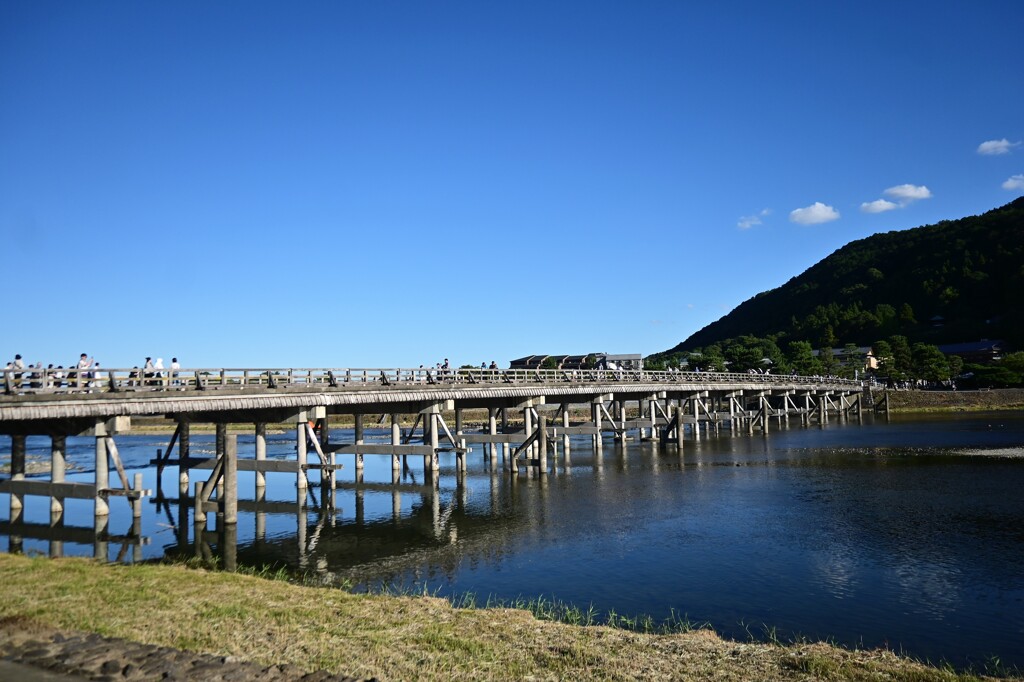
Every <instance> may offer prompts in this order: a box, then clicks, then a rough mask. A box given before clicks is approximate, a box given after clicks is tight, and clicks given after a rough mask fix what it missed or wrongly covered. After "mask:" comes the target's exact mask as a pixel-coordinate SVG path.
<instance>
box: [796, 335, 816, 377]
mask: <svg viewBox="0 0 1024 682" xmlns="http://www.w3.org/2000/svg"><path fill="white" fill-rule="evenodd" d="M787 349H788V351H789V366H790V369H791V371H793V372H794V373H796V374H802V375H804V376H815V375H818V374H822V373H823V372H822V368H821V362H820V361H819V360H818V358H816V357H814V348H812V347H811V344H810V343H809V342H807V341H790V342H789V346H787Z"/></svg>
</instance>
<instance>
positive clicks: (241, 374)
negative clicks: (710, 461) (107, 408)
mask: <svg viewBox="0 0 1024 682" xmlns="http://www.w3.org/2000/svg"><path fill="white" fill-rule="evenodd" d="M564 383H574V384H587V383H601V384H607V383H664V384H666V385H671V384H681V383H685V384H693V383H700V384H722V383H730V384H735V383H747V384H764V385H766V386H768V385H778V384H797V385H818V384H821V383H829V384H834V385H848V386H851V387H852V386H860V385H861V384H860V382H859V381H855V380H851V379H839V378H835V377H821V376H799V375H778V374H750V373H735V372H675V371H648V370H625V369H619V370H615V369H581V370H562V369H448V370H445V369H437V368H426V367H419V368H415V369H410V368H393V369H382V368H350V367H345V368H333V369H323V368H284V369H273V368H271V369H254V368H240V369H235V368H192V369H177V370H170V369H140V368H137V367H135V368H132V369H107V368H102V369H97V368H90V369H81V370H79V369H42V368H32V367H26V368H25V369H19V370H13V369H5V370H3V386H2V393H4V394H6V395H17V394H75V393H101V392H170V391H203V390H218V389H239V390H244V389H247V388H261V389H276V388H292V389H294V388H316V389H323V390H330V389H335V388H345V387H349V388H354V387H374V386H375V387H391V386H396V387H397V386H407V387H408V386H438V385H509V384H512V385H552V384H564Z"/></svg>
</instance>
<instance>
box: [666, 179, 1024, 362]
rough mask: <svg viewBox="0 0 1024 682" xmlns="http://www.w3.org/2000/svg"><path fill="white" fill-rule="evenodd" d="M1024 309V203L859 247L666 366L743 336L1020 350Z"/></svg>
mask: <svg viewBox="0 0 1024 682" xmlns="http://www.w3.org/2000/svg"><path fill="white" fill-rule="evenodd" d="M1022 300H1024V197H1021V198H1019V199H1017V200H1015V201H1013V202H1011V203H1010V204H1007V205H1006V206H1003V207H1002V208H998V209H995V210H992V211H989V212H988V213H985V214H983V215H979V216H972V217H968V218H962V219H960V220H944V221H942V222H940V223H938V224H937V225H928V226H925V227H917V228H914V229H910V230H903V231H897V232H887V233H884V234H876V235H873V236H871V237H868V238H866V239H861V240H858V241H855V242H851V243H850V244H847V245H846V246H844V247H843V248H841V249H839V250H838V251H836V252H835V253H833V254H832V255H830V256H828V257H827V258H825V259H824V260H822V261H821V262H819V263H817V264H816V265H814V266H813V267H811V268H810V269H808V270H807V271H806V272H804V273H803V274H801V275H798V276H797V277H794V278H793V279H791V280H790V281H789V282H787V283H786V284H784V285H783V286H781V287H779V288H777V289H773V290H771V291H766V292H763V293H761V294H758V295H757V296H755V297H754V298H752V299H750V300H748V301H745V302H744V303H742V304H741V305H739V306H738V307H737V308H736V309H734V310H733V311H732V312H730V313H729V314H728V315H726V316H725V317H723V318H721V319H720V320H718V321H717V322H714V323H712V324H710V325H708V326H707V327H705V328H703V329H701V330H700V331H698V332H697V333H695V334H693V335H692V336H690V337H689V338H688V339H686V340H685V341H683V342H682V343H680V344H679V345H677V346H675V347H674V348H672V349H670V350H668V351H666V352H665V353H661V354H659V356H661V357H671V356H673V355H681V354H683V353H684V352H685V351H691V350H696V349H699V348H701V347H705V346H708V345H711V344H716V343H721V342H723V341H725V340H726V339H731V338H737V337H740V336H754V337H762V338H764V337H768V338H771V339H773V340H774V341H775V342H777V343H779V344H780V345H782V344H783V343H792V342H794V341H805V342H808V343H810V344H811V345H812V346H813V347H814V348H829V347H838V346H843V345H848V344H856V345H871V344H872V343H874V342H876V341H878V340H879V339H884V338H888V337H891V336H893V335H902V336H904V337H906V338H907V339H908V340H909V341H910V342H911V343H914V342H925V343H929V344H942V343H952V342H958V341H972V340H977V339H981V338H989V339H997V338H998V339H1003V340H1005V341H1007V342H1009V343H1010V344H1011V345H1012V346H1016V347H1018V348H1020V347H1024V305H1022Z"/></svg>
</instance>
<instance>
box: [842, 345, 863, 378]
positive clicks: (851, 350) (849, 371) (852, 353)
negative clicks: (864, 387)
mask: <svg viewBox="0 0 1024 682" xmlns="http://www.w3.org/2000/svg"><path fill="white" fill-rule="evenodd" d="M842 357H843V361H842V363H841V365H840V367H839V373H840V375H841V376H843V377H844V378H846V379H853V378H854V377H856V376H857V374H858V372H859V371H860V370H861V369H863V362H861V358H860V349H859V348H858V347H857V344H855V343H848V344H846V345H845V346H843V356H842Z"/></svg>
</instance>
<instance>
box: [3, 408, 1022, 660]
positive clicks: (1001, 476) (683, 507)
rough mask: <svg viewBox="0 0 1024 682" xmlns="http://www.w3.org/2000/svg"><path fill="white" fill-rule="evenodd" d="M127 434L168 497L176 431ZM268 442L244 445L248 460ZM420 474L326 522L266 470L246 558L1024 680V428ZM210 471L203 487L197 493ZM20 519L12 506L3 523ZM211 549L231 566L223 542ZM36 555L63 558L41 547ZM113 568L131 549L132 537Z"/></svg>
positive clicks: (315, 494) (973, 421) (793, 432)
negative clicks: (459, 475)
mask: <svg viewBox="0 0 1024 682" xmlns="http://www.w3.org/2000/svg"><path fill="white" fill-rule="evenodd" d="M370 434H371V435H377V436H379V437H380V438H381V439H383V438H386V434H384V432H380V433H379V434H375V432H372V431H371V432H370ZM117 438H118V445H119V448H120V451H121V455H122V457H123V458H124V459H125V460H126V465H127V466H128V468H129V469H130V470H129V475H131V474H132V473H134V472H135V471H142V472H144V474H145V476H146V486H147V487H156V480H155V478H156V474H155V471H154V470H152V469H151V468H149V467H148V464H147V463H148V461H149V459H150V458H151V457H152V456H153V454H154V453H155V450H156V448H158V447H166V443H167V439H168V436H130V435H124V436H118V437H117ZM351 439H352V434H351V431H344V430H337V431H334V432H332V441H333V442H345V441H351ZM252 443H253V439H252V437H251V436H249V437H246V436H241V437H240V438H239V451H240V452H241V453H242V456H246V454H247V453H250V452H251V450H252ZM48 448H49V443H48V441H47V440H46V439H35V438H32V439H30V440H29V450H30V458H31V457H32V456H35V457H39V458H41V459H46V457H47V456H48V454H47V453H48ZM0 449H3V450H6V449H7V448H6V447H4V446H3V445H0ZM69 449H70V460H71V463H72V465H74V466H77V467H78V471H77V473H72V474H70V475H69V478H74V477H75V476H76V475H78V476H84V477H86V478H88V477H90V476H91V474H90V473H89V470H90V468H91V461H92V457H93V455H92V444H91V442H90V441H89V440H87V439H71V440H70V441H69ZM212 449H213V445H212V437H203V436H194V437H193V454H197V453H198V452H202V451H204V450H205V451H208V452H212ZM293 449H294V448H293V436H291V435H287V434H286V435H281V436H274V437H272V438H271V442H270V453H271V456H272V457H273V456H277V457H285V456H288V455H289V454H290V453H291V452H293ZM249 456H251V455H249ZM413 460H415V462H414V461H413ZM419 460H420V458H419V457H416V458H413V457H410V458H409V461H410V466H411V468H412V472H413V473H411V474H410V473H407V474H405V475H404V476H403V478H402V482H401V485H400V486H399V487H398V489H397V490H398V492H397V493H396V492H395V489H394V488H392V487H391V486H390V483H391V469H390V458H388V457H379V456H370V455H368V456H366V470H365V474H364V482H363V484H361V485H356V484H355V482H354V480H353V477H354V473H353V470H352V469H353V467H352V462H351V457H349V458H347V459H342V462H343V463H345V465H346V468H345V470H344V471H343V472H342V476H341V479H342V487H341V489H340V490H339V491H338V493H337V499H336V508H335V509H334V510H325V509H323V508H322V506H318V505H322V503H323V502H324V500H323V499H322V497H323V493H322V491H321V489H320V488H319V486H314V487H312V488H311V497H310V498H308V499H307V504H308V505H310V506H308V507H307V508H304V509H300V508H299V507H298V505H297V502H296V498H297V496H296V489H295V481H294V476H293V475H288V474H268V488H267V498H268V499H269V500H270V501H272V502H276V503H278V504H275V505H271V507H269V508H268V509H269V510H270V512H272V513H265V514H263V513H261V514H256V513H254V512H252V511H243V512H242V513H241V515H240V520H239V525H238V546H237V558H238V561H239V563H243V564H252V565H257V566H259V565H264V564H274V565H285V566H289V567H291V568H295V569H302V570H307V571H312V572H317V573H321V574H323V575H325V576H327V577H329V578H330V579H332V580H336V581H346V582H351V583H352V584H355V585H356V586H358V587H366V586H375V585H379V584H381V583H388V584H393V585H402V586H405V587H410V588H421V587H423V586H424V585H425V586H426V587H427V589H429V590H431V591H435V590H436V591H439V592H440V593H441V594H446V595H450V594H454V595H458V594H463V593H467V592H468V593H474V594H475V595H476V596H477V600H478V601H479V602H482V601H484V600H486V598H488V597H495V598H499V599H507V600H508V599H515V598H518V597H536V596H541V595H543V596H545V597H554V598H557V599H559V600H562V601H565V602H570V603H573V604H576V605H578V606H581V607H583V608H586V607H588V606H590V605H593V606H594V607H596V608H597V609H598V610H600V611H602V612H607V611H609V610H614V611H615V612H617V613H619V614H649V615H651V616H653V617H654V618H655V619H663V618H667V617H669V616H670V615H671V614H673V613H675V614H685V615H686V617H688V618H689V619H690V620H692V621H695V622H708V623H710V624H711V625H712V626H713V627H714V628H715V629H716V630H717V631H719V632H720V633H722V634H724V635H726V636H731V637H736V638H741V639H746V638H748V637H750V636H755V637H764V636H765V635H766V633H767V631H768V628H771V629H773V630H774V632H775V633H776V634H777V635H779V636H783V637H785V636H794V635H801V636H805V637H809V638H812V639H832V640H834V641H837V642H839V643H841V644H845V645H850V646H853V645H856V646H867V647H874V646H881V645H886V646H889V647H891V648H893V649H896V650H903V651H905V652H907V653H910V654H912V655H915V656H918V657H921V658H928V659H930V660H932V661H940V660H947V661H950V662H953V663H954V664H957V665H965V664H975V665H982V664H984V663H985V662H986V660H988V659H989V658H990V657H993V656H994V657H997V658H998V659H999V660H1000V661H1001V662H1002V663H1003V664H1008V665H1018V666H1024V419H1022V418H1021V415H1019V414H1005V413H1004V414H983V415H970V416H945V415H944V416H941V417H928V418H913V419H908V418H903V419H897V418H894V419H893V420H892V421H891V422H889V423H884V422H875V423H871V422H870V421H866V422H865V423H863V424H858V423H856V422H853V423H835V424H830V425H827V426H825V427H818V426H813V427H809V428H805V427H799V426H793V427H791V428H787V429H775V428H774V427H773V428H772V430H770V431H769V433H768V434H767V435H761V434H757V435H753V436H749V435H745V434H744V435H740V436H736V437H731V436H727V435H724V434H723V435H722V436H720V437H711V438H703V439H702V440H700V441H699V442H695V441H692V440H689V441H687V442H686V444H685V445H684V447H683V449H682V452H680V451H679V449H678V448H677V447H675V446H662V447H655V446H654V445H653V444H650V443H643V444H639V443H634V442H632V441H631V442H630V443H629V444H628V445H627V446H626V447H625V448H623V447H622V446H619V445H616V444H614V442H613V441H612V440H611V439H606V440H605V442H604V447H603V451H602V453H601V455H600V456H599V457H597V456H595V455H594V453H593V451H592V448H591V447H590V442H589V437H585V438H581V439H578V440H577V439H574V440H573V442H572V447H571V450H570V458H569V459H567V458H566V457H565V456H564V453H562V452H559V456H558V458H557V459H554V458H552V459H551V462H552V464H553V472H552V473H551V474H550V475H548V476H547V477H544V478H538V477H536V476H531V477H528V476H525V475H523V476H519V477H516V478H512V477H511V476H510V474H509V473H508V472H507V471H502V469H501V464H500V456H499V464H498V466H497V467H495V468H492V467H491V465H490V463H489V461H488V458H487V457H485V456H484V453H483V449H482V446H479V445H478V446H475V450H474V451H473V453H472V454H471V455H470V456H469V472H468V474H467V477H466V479H465V482H464V484H463V485H458V484H457V482H456V476H455V468H454V465H455V461H454V456H452V455H442V458H441V463H442V472H441V476H440V484H439V486H438V488H437V489H436V492H433V491H434V488H433V486H429V485H428V486H424V485H423V475H422V467H421V464H420V461H419ZM207 475H208V474H207V473H206V472H193V481H195V480H196V476H198V477H199V478H202V477H205V476H207ZM239 478H240V482H241V489H242V492H241V497H242V498H243V499H246V498H248V499H252V497H253V495H252V490H253V487H254V483H253V478H252V474H246V473H244V472H243V473H241V474H240V475H239ZM177 484H178V481H177V470H176V469H168V470H167V471H165V473H164V476H163V486H162V488H163V492H164V494H165V495H166V496H167V497H169V498H171V501H170V503H169V504H168V505H167V506H164V505H157V504H156V503H155V502H153V501H150V502H148V503H147V508H146V509H145V511H144V515H143V522H142V529H141V531H142V534H143V535H144V536H146V537H147V538H149V544H146V545H143V546H142V547H141V548H139V549H138V550H136V553H137V556H136V559H147V558H155V557H160V556H163V555H164V554H173V555H180V554H183V553H184V554H186V555H191V554H192V553H194V552H196V551H197V550H198V551H200V553H201V552H202V547H201V545H200V544H197V543H196V542H195V537H194V533H193V532H192V530H193V529H192V522H191V519H190V518H189V517H188V514H189V511H188V505H182V507H180V508H179V506H178V504H177V503H176V502H175V501H174V499H175V498H176V497H177V489H178V485H177ZM27 499H28V504H27V507H26V512H27V520H28V521H30V522H35V523H39V524H46V523H47V521H48V519H49V512H48V501H47V500H45V499H40V498H27ZM67 504H68V513H67V523H68V524H74V525H81V526H86V525H90V524H91V523H92V506H91V503H89V502H84V501H69V502H68V503H67ZM7 507H8V501H7V496H5V495H0V509H3V510H5V511H6V509H7ZM111 507H112V516H111V521H110V527H109V531H110V532H111V533H113V534H127V533H128V531H129V530H130V528H131V517H130V514H128V506H127V504H124V503H123V502H122V501H121V500H116V499H115V500H111ZM182 509H184V513H185V518H184V523H181V521H182V519H181V518H180V513H181V511H182ZM244 509H245V507H244V506H243V510H244ZM0 513H3V512H0ZM4 518H6V517H4ZM175 526H177V528H178V530H177V531H176V530H175ZM210 527H211V529H212V528H213V524H212V523H211V526H210ZM183 534H187V537H186V536H185V535H183ZM208 535H212V536H213V537H212V538H207V539H208V540H209V542H210V544H211V545H212V551H213V552H214V553H218V552H220V551H221V550H222V549H223V544H224V538H223V536H221V537H220V538H218V537H217V536H216V535H215V534H212V533H210V534H208ZM12 541H13V540H12ZM20 546H21V548H22V551H26V552H40V553H47V552H48V551H51V550H52V547H51V546H50V544H49V542H48V540H46V539H32V538H31V537H28V536H26V537H24V539H22V540H20ZM94 550H95V547H94V545H93V544H75V543H74V542H65V544H64V547H63V551H64V553H66V554H85V555H92V554H93V553H94ZM101 551H105V552H106V553H107V555H108V558H110V559H116V558H118V555H119V554H121V552H120V551H119V546H118V544H117V543H116V542H111V543H110V546H109V547H107V548H102V549H101ZM131 556H132V553H131V550H128V551H127V552H126V553H125V554H124V556H122V557H121V558H122V559H123V558H128V560H131Z"/></svg>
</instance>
